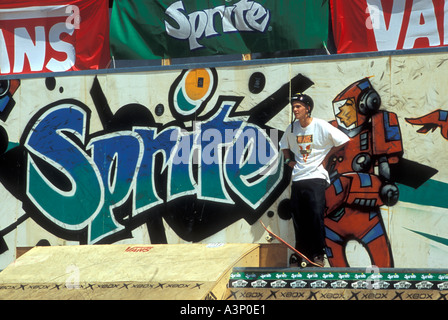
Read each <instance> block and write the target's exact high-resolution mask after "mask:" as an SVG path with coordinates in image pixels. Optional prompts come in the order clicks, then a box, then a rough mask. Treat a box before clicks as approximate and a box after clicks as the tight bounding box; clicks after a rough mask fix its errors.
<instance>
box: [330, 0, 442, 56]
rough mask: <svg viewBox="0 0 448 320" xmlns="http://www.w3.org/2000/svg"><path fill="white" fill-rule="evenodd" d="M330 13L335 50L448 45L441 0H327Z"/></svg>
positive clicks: (397, 48)
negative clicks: (329, 3)
mask: <svg viewBox="0 0 448 320" xmlns="http://www.w3.org/2000/svg"><path fill="white" fill-rule="evenodd" d="M331 16H332V22H333V34H334V39H335V44H336V48H337V51H338V53H352V52H365V51H385V50H400V49H413V48H427V47H439V46H446V45H448V21H445V20H448V5H445V0H432V1H431V0H351V1H346V0H331ZM445 29H446V30H445Z"/></svg>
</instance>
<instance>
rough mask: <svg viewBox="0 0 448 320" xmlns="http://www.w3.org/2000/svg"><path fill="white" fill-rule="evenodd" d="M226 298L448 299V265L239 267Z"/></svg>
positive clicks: (231, 279)
mask: <svg viewBox="0 0 448 320" xmlns="http://www.w3.org/2000/svg"><path fill="white" fill-rule="evenodd" d="M224 299H225V300H339V301H343V300H357V301H363V300H366V301H367V300H368V301H372V300H376V301H381V300H385V301H391V300H393V301H401V300H422V301H424V300H441V301H447V300H448V269H400V268H388V269H386V268H384V269H378V268H374V267H373V268H372V267H371V268H305V269H298V268H287V269H286V268H284V269H279V268H235V269H234V270H233V272H232V273H231V275H230V279H229V285H228V290H227V294H226V297H225V298H224Z"/></svg>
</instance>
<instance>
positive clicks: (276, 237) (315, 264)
mask: <svg viewBox="0 0 448 320" xmlns="http://www.w3.org/2000/svg"><path fill="white" fill-rule="evenodd" d="M260 223H261V225H262V226H263V228H264V229H265V230H266V232H267V233H269V235H270V236H272V237H274V238H275V239H277V240H278V241H280V242H281V243H283V244H284V245H285V246H287V247H288V248H289V249H291V250H292V251H294V253H296V254H297V255H298V256H300V257H301V258H303V259H304V261H302V263H301V264H300V265H301V267H302V268H305V267H306V266H307V265H308V264H309V265H312V266H315V267H319V268H322V267H323V266H322V265H320V264H318V263H314V262H313V261H311V260H310V259H309V258H308V257H307V256H305V255H304V254H303V253H301V252H300V251H298V250H297V249H296V248H294V247H293V246H292V245H290V244H289V243H288V242H286V241H285V240H283V239H282V238H280V237H279V236H278V235H276V234H275V233H274V232H272V231H271V230H268V228H267V227H266V226H265V224H264V223H263V221H260Z"/></svg>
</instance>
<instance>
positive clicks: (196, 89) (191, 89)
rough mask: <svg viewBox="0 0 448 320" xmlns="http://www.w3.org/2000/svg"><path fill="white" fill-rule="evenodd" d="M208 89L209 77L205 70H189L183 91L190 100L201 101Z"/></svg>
mask: <svg viewBox="0 0 448 320" xmlns="http://www.w3.org/2000/svg"><path fill="white" fill-rule="evenodd" d="M209 87H210V75H209V73H208V72H207V70H205V69H194V70H191V71H190V72H189V73H188V74H187V76H186V78H185V91H186V93H187V95H188V97H189V98H190V99H191V100H199V99H202V98H203V97H204V96H205V95H206V93H207V92H208V89H209Z"/></svg>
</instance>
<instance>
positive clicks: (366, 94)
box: [333, 78, 381, 130]
mask: <svg viewBox="0 0 448 320" xmlns="http://www.w3.org/2000/svg"><path fill="white" fill-rule="evenodd" d="M380 106H381V97H380V95H379V94H378V92H376V91H375V89H373V87H372V85H371V83H370V81H369V79H368V78H364V79H362V80H359V81H357V82H355V83H353V84H351V85H350V86H348V87H347V88H346V89H345V90H344V91H342V92H341V93H340V94H339V95H338V96H337V97H336V98H334V100H333V110H334V114H335V116H336V121H337V122H338V125H339V126H340V127H343V128H345V129H348V130H350V129H354V128H356V127H359V126H360V125H362V124H363V123H365V122H367V121H368V120H369V119H370V117H371V116H372V115H373V114H375V113H376V112H377V111H378V109H379V108H380Z"/></svg>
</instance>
